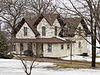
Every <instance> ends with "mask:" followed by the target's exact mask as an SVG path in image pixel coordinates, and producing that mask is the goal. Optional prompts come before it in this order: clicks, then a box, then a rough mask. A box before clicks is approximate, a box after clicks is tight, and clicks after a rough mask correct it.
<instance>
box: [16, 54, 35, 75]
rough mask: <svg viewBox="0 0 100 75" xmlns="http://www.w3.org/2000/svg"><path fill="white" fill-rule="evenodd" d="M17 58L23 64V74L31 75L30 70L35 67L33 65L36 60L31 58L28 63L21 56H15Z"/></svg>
mask: <svg viewBox="0 0 100 75" xmlns="http://www.w3.org/2000/svg"><path fill="white" fill-rule="evenodd" d="M17 57H18V58H19V59H20V60H21V62H22V64H23V69H24V72H25V73H26V75H31V74H32V69H33V68H34V67H35V66H36V65H34V63H35V61H36V58H32V60H31V61H28V60H27V59H24V58H23V57H21V56H18V55H17Z"/></svg>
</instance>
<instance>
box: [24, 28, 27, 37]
mask: <svg viewBox="0 0 100 75" xmlns="http://www.w3.org/2000/svg"><path fill="white" fill-rule="evenodd" d="M24 36H27V27H24Z"/></svg>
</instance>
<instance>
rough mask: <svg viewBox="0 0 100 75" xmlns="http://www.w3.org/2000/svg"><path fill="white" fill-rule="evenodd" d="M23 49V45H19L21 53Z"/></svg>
mask: <svg viewBox="0 0 100 75" xmlns="http://www.w3.org/2000/svg"><path fill="white" fill-rule="evenodd" d="M23 50H24V48H23V43H20V51H23Z"/></svg>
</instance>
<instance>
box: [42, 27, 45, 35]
mask: <svg viewBox="0 0 100 75" xmlns="http://www.w3.org/2000/svg"><path fill="white" fill-rule="evenodd" d="M42 36H46V27H44V26H43V27H42Z"/></svg>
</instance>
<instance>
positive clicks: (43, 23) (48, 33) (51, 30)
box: [37, 18, 61, 38]
mask: <svg viewBox="0 0 100 75" xmlns="http://www.w3.org/2000/svg"><path fill="white" fill-rule="evenodd" d="M43 26H45V27H46V36H42V27H43ZM55 26H57V35H58V34H59V32H60V30H61V29H60V24H59V22H58V20H57V19H56V20H55V22H54V23H53V25H52V26H51V25H50V24H49V23H48V22H47V21H46V19H45V18H43V19H42V21H41V22H40V23H39V24H38V26H37V31H38V32H39V33H40V38H51V37H55Z"/></svg>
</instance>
